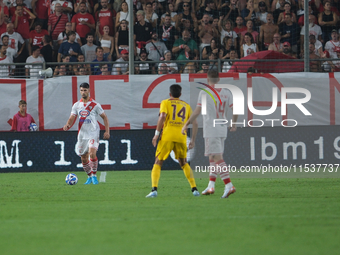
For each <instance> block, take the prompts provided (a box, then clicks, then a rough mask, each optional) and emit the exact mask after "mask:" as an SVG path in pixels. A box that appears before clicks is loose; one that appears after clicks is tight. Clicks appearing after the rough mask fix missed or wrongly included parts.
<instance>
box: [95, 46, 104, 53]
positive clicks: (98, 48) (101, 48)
mask: <svg viewBox="0 0 340 255" xmlns="http://www.w3.org/2000/svg"><path fill="white" fill-rule="evenodd" d="M98 50H102V51H104V49H103V47H100V46H98V47H97V48H96V53H97V52H98Z"/></svg>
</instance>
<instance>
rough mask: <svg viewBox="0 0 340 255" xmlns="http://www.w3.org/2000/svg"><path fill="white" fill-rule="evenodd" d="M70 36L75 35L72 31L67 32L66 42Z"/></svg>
mask: <svg viewBox="0 0 340 255" xmlns="http://www.w3.org/2000/svg"><path fill="white" fill-rule="evenodd" d="M71 35H76V32H74V31H72V30H71V31H69V32H68V33H67V34H66V36H67V40H68V39H69V38H70V36H71Z"/></svg>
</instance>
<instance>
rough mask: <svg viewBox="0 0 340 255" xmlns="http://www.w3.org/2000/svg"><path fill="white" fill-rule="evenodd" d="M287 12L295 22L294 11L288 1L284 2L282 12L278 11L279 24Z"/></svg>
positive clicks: (282, 21)
mask: <svg viewBox="0 0 340 255" xmlns="http://www.w3.org/2000/svg"><path fill="white" fill-rule="evenodd" d="M287 13H290V19H291V21H292V22H293V23H296V22H297V20H296V15H295V13H294V12H293V11H292V7H291V5H290V3H288V2H285V4H284V12H282V13H280V15H279V19H278V21H277V24H278V25H280V24H281V23H284V22H285V21H286V19H285V16H286V14H287Z"/></svg>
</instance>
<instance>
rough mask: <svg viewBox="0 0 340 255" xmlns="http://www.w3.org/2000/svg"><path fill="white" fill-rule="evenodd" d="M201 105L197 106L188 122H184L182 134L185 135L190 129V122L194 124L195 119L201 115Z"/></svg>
mask: <svg viewBox="0 0 340 255" xmlns="http://www.w3.org/2000/svg"><path fill="white" fill-rule="evenodd" d="M201 108H202V107H201V106H196V109H195V111H194V112H193V113H192V115H191V116H190V118H189V119H188V121H187V123H185V124H184V126H183V128H182V134H183V135H185V134H186V133H187V130H188V126H189V125H190V124H193V123H194V121H195V120H196V119H197V117H198V116H199V115H200V113H201Z"/></svg>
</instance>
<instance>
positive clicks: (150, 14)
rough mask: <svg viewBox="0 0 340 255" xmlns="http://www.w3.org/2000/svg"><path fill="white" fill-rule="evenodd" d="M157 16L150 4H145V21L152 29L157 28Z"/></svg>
mask: <svg viewBox="0 0 340 255" xmlns="http://www.w3.org/2000/svg"><path fill="white" fill-rule="evenodd" d="M157 20H158V15H157V13H155V12H154V11H153V9H152V3H151V2H147V3H146V5H145V21H146V22H149V23H150V24H151V25H152V27H156V26H157Z"/></svg>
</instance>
